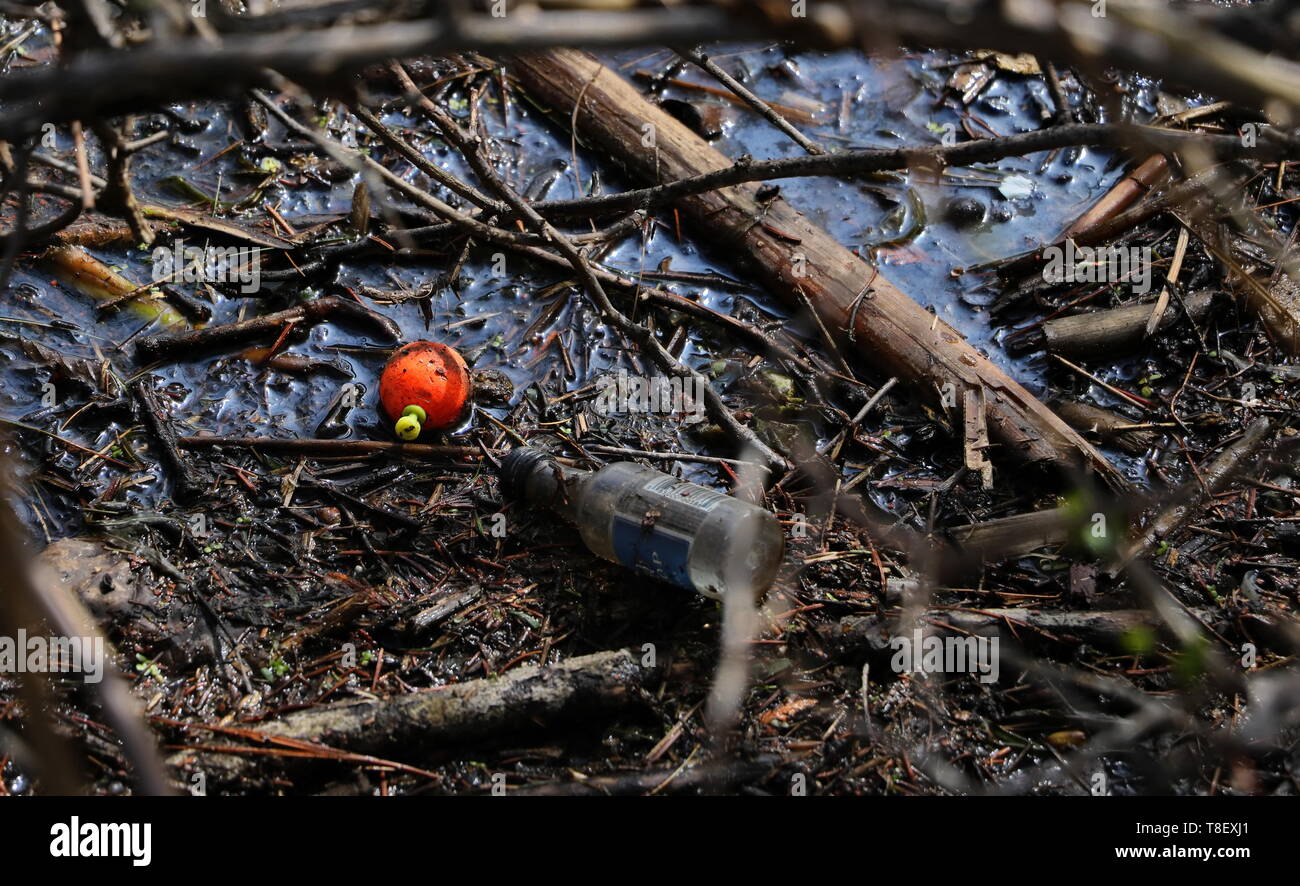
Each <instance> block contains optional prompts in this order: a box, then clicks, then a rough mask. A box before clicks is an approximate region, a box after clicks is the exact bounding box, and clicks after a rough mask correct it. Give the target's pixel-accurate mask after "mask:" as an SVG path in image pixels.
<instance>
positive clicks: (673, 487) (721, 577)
mask: <svg viewBox="0 0 1300 886" xmlns="http://www.w3.org/2000/svg"><path fill="white" fill-rule="evenodd" d="M500 477H501V485H502V489H503V490H504V491H505V493H506V494H507V495H509V496H510V497H511V498H515V499H519V500H522V501H526V502H528V503H529V504H532V505H535V506H540V507H547V508H550V509H552V510H554V511H556V512H557V513H559V514H560V515H561V516H562V517H564V518H565V519H566V520H567V521H569V522H570V523H572V524H574V525H575V526H576V527H577V528H578V532H579V534H580V535H581V536H582V540H583V541H584V542H586V544H587V547H588V548H590V549H591V550H592V552H593V553H595V554H597V555H598V556H601V557H604V558H605V559H606V560H610V561H611V562H614V563H621V564H622V565H624V566H627V567H629V568H631V569H635V570H637V571H638V572H643V573H646V574H648V575H653V576H654V577H656V578H659V579H661V580H663V581H666V582H671V583H672V584H675V585H678V586H680V587H684V588H690V589H693V590H696V591H699V592H700V593H701V594H704V595H706V596H709V597H714V598H717V599H722V598H723V597H724V596H727V595H729V594H731V593H733V592H740V593H747V594H751V595H753V596H755V597H757V596H758V595H760V594H761V593H762V592H764V591H766V590H767V588H768V587H769V586H770V585H771V584H772V580H773V578H775V577H776V571H777V568H778V567H779V566H780V564H781V557H782V555H783V554H784V552H785V536H784V534H783V533H782V531H781V524H780V522H779V521H778V520H777V519H776V517H775V516H774V515H772V514H771V513H770V512H768V511H765V510H764V509H762V508H760V507H757V506H755V505H752V504H750V503H748V502H744V501H741V500H740V499H738V498H733V497H732V496H730V495H723V494H722V493H720V492H715V491H714V490H712V489H709V488H707V487H704V486H700V485H699V484H697V483H688V482H686V481H685V480H678V479H677V478H675V477H670V476H668V475H667V474H664V473H662V472H660V471H656V470H652V469H651V468H646V467H642V466H641V465H638V464H634V463H632V462H617V463H615V464H611V465H606V466H605V467H604V468H601V469H600V470H599V471H594V472H593V471H583V470H579V469H578V468H572V467H569V466H567V465H563V464H560V463H559V462H557V461H556V460H555V459H553V458H551V457H550V456H549V455H547V454H546V453H545V452H542V451H541V450H538V449H534V448H532V447H527V446H521V447H519V448H516V449H514V450H512V451H511V452H510V453H509V454H508V455H507V456H506V457H505V458H504V459H503V460H502V462H501V470H500Z"/></svg>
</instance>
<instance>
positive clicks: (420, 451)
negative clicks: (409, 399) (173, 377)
mask: <svg viewBox="0 0 1300 886" xmlns="http://www.w3.org/2000/svg"><path fill="white" fill-rule="evenodd" d="M176 442H177V444H178V445H179V446H180V448H182V449H214V448H217V447H222V446H225V447H230V448H232V449H259V450H261V451H263V452H275V453H281V454H285V455H305V456H319V457H321V458H339V457H346V456H367V455H375V454H376V453H380V452H383V453H388V454H391V455H401V456H406V457H408V458H421V459H423V458H479V457H482V455H483V450H482V449H480V448H479V447H477V446H439V445H435V444H430V443H391V442H389V441H387V440H322V439H312V438H293V437H287V438H282V437H181V438H179V439H178V440H177V441H176ZM487 451H488V452H490V453H492V454H494V455H496V454H501V453H503V452H504V451H503V450H495V449H489V450H487Z"/></svg>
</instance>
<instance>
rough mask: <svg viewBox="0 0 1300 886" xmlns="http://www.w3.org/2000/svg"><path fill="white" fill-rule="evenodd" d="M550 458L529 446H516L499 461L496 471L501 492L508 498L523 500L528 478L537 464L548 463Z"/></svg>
mask: <svg viewBox="0 0 1300 886" xmlns="http://www.w3.org/2000/svg"><path fill="white" fill-rule="evenodd" d="M549 460H550V456H549V455H547V454H546V453H545V452H543V451H542V450H540V449H534V448H533V447H531V446H516V447H515V448H514V449H512V450H510V452H509V453H507V455H506V457H505V458H503V459H501V467H500V468H498V469H497V478H498V479H499V480H500V481H501V491H502V492H503V493H505V494H506V495H507V496H508V497H510V498H524V497H525V495H526V491H527V490H526V487H525V485H524V484H525V483H526V482H527V480H528V476H529V475H530V474H531V473H532V472H533V469H534V468H536V467H537V466H538V465H539V464H541V463H542V462H544V461H549Z"/></svg>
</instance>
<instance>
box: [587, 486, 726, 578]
mask: <svg viewBox="0 0 1300 886" xmlns="http://www.w3.org/2000/svg"><path fill="white" fill-rule="evenodd" d="M726 499H727V497H726V496H725V495H723V494H722V493H720V492H714V491H713V490H712V489H706V488H704V487H703V486H697V485H696V484H694V483H686V482H683V481H681V480H676V479H674V478H672V477H658V478H656V479H654V480H651V481H650V482H649V483H646V484H645V485H644V486H641V487H639V488H638V489H637V490H636V492H635V493H633V494H632V495H631V496H629V497H628V499H627V500H625V501H623V502H620V506H619V507H618V509H617V510H616V511H615V512H614V520H613V526H612V527H611V529H612V530H613V531H612V533H611V536H612V541H613V543H614V554H615V556H617V557H618V560H619V562H620V563H622V564H623V565H624V566H627V567H629V568H631V569H635V570H636V571H637V572H643V573H646V574H647V575H653V576H654V577H655V578H658V579H661V580H663V581H667V582H672V583H673V584H675V585H679V586H680V587H684V588H694V587H695V585H694V584H693V583H692V582H691V573H690V559H691V544H692V542H694V540H695V533H696V532H697V531H699V528H700V526H701V525H703V523H704V520H705V518H706V517H708V515H709V512H710V511H712V510H713V509H714V508H715V507H717V506H718V505H719V504H721V503H722V502H724V501H726Z"/></svg>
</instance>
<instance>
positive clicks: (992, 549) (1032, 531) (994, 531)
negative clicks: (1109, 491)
mask: <svg viewBox="0 0 1300 886" xmlns="http://www.w3.org/2000/svg"><path fill="white" fill-rule="evenodd" d="M1069 528H1070V520H1069V515H1068V513H1067V511H1066V510H1065V509H1064V508H1051V509H1048V510H1044V511H1030V512H1029V513H1027V514H1015V515H1013V516H1011V517H999V518H998V519H996V520H985V521H984V522H983V523H967V524H964V525H962V526H952V527H950V528H948V529H945V530H943V533H944V534H945V535H946V536H947V537H948V538H950V539H951V540H952V542H953V544H955V545H957V546H958V547H959V548H961V549H962V550H964V551H966V552H967V553H969V554H971V555H973V556H977V557H979V558H981V559H982V560H984V561H985V562H986V563H992V562H996V561H998V560H1006V559H1009V558H1011V557H1020V556H1023V555H1025V554H1028V553H1029V552H1031V551H1036V550H1038V549H1039V548H1045V547H1048V546H1050V545H1058V544H1062V543H1064V542H1065V541H1066V539H1067V538H1068V536H1069Z"/></svg>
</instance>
